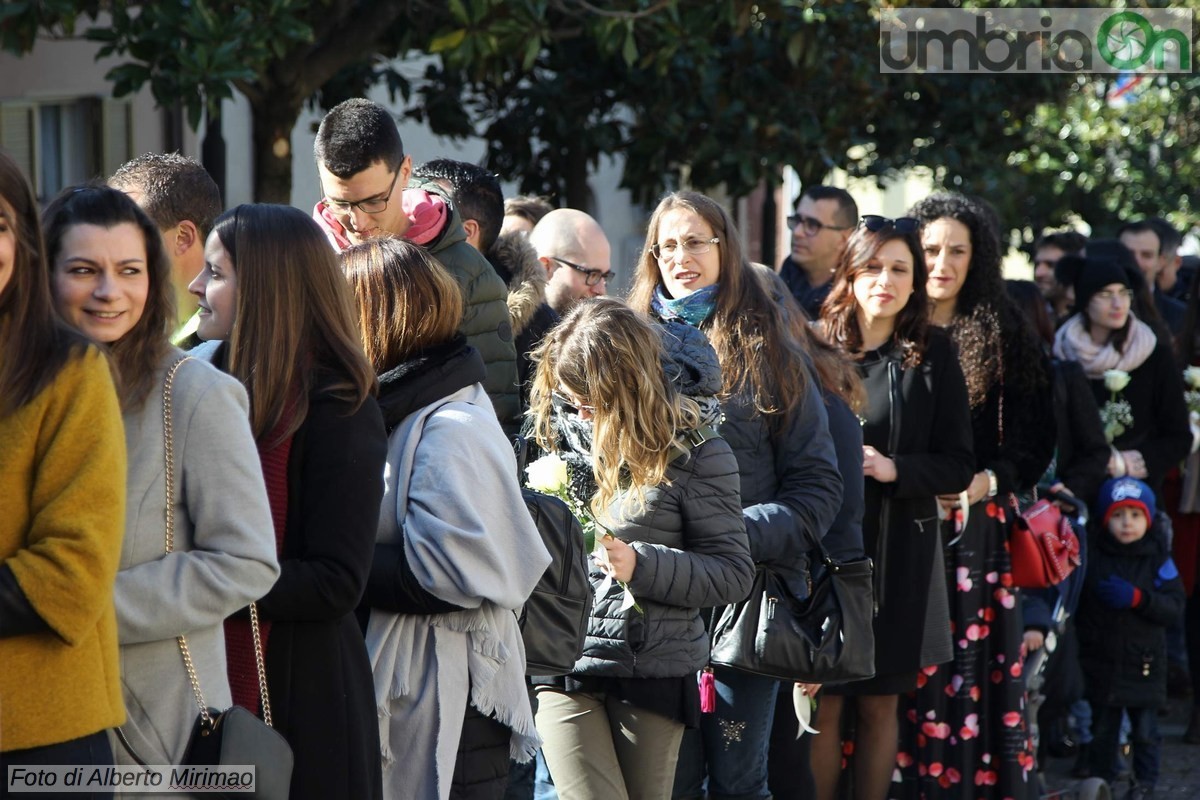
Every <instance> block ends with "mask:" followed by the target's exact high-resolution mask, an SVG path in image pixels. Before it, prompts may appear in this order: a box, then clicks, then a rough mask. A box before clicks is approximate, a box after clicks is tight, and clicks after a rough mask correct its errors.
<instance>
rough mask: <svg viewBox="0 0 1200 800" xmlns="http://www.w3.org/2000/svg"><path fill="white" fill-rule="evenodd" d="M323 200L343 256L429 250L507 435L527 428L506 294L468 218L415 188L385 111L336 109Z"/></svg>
mask: <svg viewBox="0 0 1200 800" xmlns="http://www.w3.org/2000/svg"><path fill="white" fill-rule="evenodd" d="M313 151H314V155H315V156H316V160H317V173H318V175H319V176H320V179H321V193H322V197H321V200H320V201H319V202H318V203H317V206H316V208H315V209H313V219H315V220H316V221H317V224H318V225H320V226H321V228H322V230H324V231H325V234H326V235H327V236H328V237H329V240H330V242H332V243H333V245H334V246H335V247H336V248H337V249H339V250H345V249H346V248H348V247H350V246H352V245H355V244H359V243H361V242H365V241H366V240H368V239H370V238H372V237H375V236H400V237H403V238H405V239H408V240H409V241H411V242H413V243H415V244H419V245H422V246H423V247H425V248H426V249H427V250H429V252H430V254H431V255H432V256H433V257H434V258H436V259H437V260H438V261H439V262H440V263H441V264H442V266H444V267H445V268H446V270H447V271H448V272H449V273H450V274H451V275H453V276H454V277H455V279H456V280H457V281H458V284H459V286H461V287H462V290H463V305H464V308H463V321H462V325H461V326H460V328H459V330H460V331H461V332H462V333H463V334H464V335H465V336H466V337H467V342H468V343H470V344H471V346H473V347H474V348H475V349H476V350H478V351H479V354H480V355H481V356H482V357H483V361H484V364H485V365H486V367H487V376H486V377H485V379H484V381H483V386H484V389H486V390H487V393H488V397H490V398H491V400H492V405H494V406H495V408H496V416H497V417H499V419H500V423H501V425H503V426H504V428H505V430H506V431H509V432H515V431H516V430H517V429H518V428H519V426H520V408H519V405H520V404H519V400H518V396H517V364H516V362H517V355H516V348H515V346H514V344H513V333H512V325H511V324H510V321H509V317H508V307H507V306H506V305H505V298H506V297H507V294H508V292H507V288H506V287H505V285H504V281H502V280H501V279H500V276H499V275H497V274H496V271H495V270H494V269H492V266H491V264H489V263H488V261H487V259H486V258H484V257H483V255H482V254H481V253H480V252H479V251H478V250H476V249H475V248H473V247H471V246H470V245H469V244H467V237H466V232H465V231H464V229H463V223H462V218H461V216H460V214H459V211H458V209H457V208H456V207H455V205H454V203H453V202H452V201H451V200H450V197H449V195H448V193H447V192H446V191H445V190H444V189H442V188H441V187H440V186H438V185H437V184H435V183H424V182H420V181H414V182H413V185H411V186H410V185H409V178H410V177H411V175H412V158H411V157H409V156H407V155H405V153H404V145H403V143H402V142H401V140H400V132H399V131H398V130H397V129H396V123H395V121H394V120H393V119H392V116H391V115H390V114H389V113H388V112H387V110H386V109H384V108H383V107H382V106H379V105H377V104H376V103H372V102H371V101H369V100H364V99H361V98H355V99H353V100H347V101H345V102H344V103H340V104H338V105H337V106H335V107H334V108H333V109H332V110H330V112H329V113H328V114H326V115H325V118H324V119H323V120H321V126H320V128H319V129H318V130H317V139H316V142H315V144H314V145H313Z"/></svg>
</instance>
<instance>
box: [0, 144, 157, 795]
mask: <svg viewBox="0 0 1200 800" xmlns="http://www.w3.org/2000/svg"><path fill="white" fill-rule="evenodd" d="M156 235H157V234H156ZM52 298H53V295H52V290H51V281H50V272H49V270H48V269H47V266H46V250H45V246H44V240H43V238H42V230H41V225H40V222H39V219H38V204H37V199H36V198H35V197H34V194H33V189H32V187H31V186H30V185H29V181H28V180H27V179H26V178H25V176H24V175H23V174H22V172H21V169H20V167H19V166H18V165H17V163H16V161H14V160H13V158H12V157H11V156H9V155H8V154H7V153H6V152H5V151H4V150H0V443H2V444H0V726H2V727H3V736H0V776H3V777H2V778H0V780H3V781H4V789H0V794H5V793H6V792H7V787H8V777H9V771H8V767H9V766H10V765H24V766H26V767H29V768H31V769H34V770H36V769H37V768H38V767H40V766H48V765H61V764H72V765H75V766H79V767H84V766H96V767H105V766H111V765H112V764H113V763H114V762H113V751H112V746H111V745H110V743H109V740H108V729H110V728H112V727H115V726H117V725H120V724H122V722H123V721H124V719H125V707H124V704H123V703H122V699H121V675H120V656H119V654H118V650H117V620H116V615H115V613H114V609H113V581H114V579H115V577H116V574H117V569H118V567H119V566H120V561H121V537H122V535H123V534H124V532H125V486H126V481H125V468H126V457H125V436H124V433H123V431H122V426H121V409H120V406H119V405H118V400H117V393H116V391H115V390H114V388H113V378H112V374H111V372H110V370H109V363H108V360H107V358H106V357H105V355H104V352H103V349H102V348H101V347H99V346H96V345H94V344H92V343H91V342H89V341H88V339H87V338H86V337H84V336H83V335H82V334H80V333H79V332H78V331H76V330H75V329H73V328H71V327H69V326H68V325H66V324H65V323H64V322H62V320H61V318H59V317H58V316H57V315H56V314H55V312H54V306H53V299H52ZM16 785H17V786H19V785H20V784H19V783H18V784H16ZM75 796H77V797H85V796H86V797H112V790H111V789H109V790H107V791H104V792H102V791H97V792H95V793H94V794H88V795H75Z"/></svg>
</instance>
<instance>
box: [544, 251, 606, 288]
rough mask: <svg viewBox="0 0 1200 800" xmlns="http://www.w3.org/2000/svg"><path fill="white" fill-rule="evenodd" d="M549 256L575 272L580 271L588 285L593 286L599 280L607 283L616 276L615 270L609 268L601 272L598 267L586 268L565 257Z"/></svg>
mask: <svg viewBox="0 0 1200 800" xmlns="http://www.w3.org/2000/svg"><path fill="white" fill-rule="evenodd" d="M550 258H552V259H554V260H555V261H557V262H558V263H560V264H564V265H566V266H568V267H570V268H571V269H573V270H575V271H576V272H579V273H582V274H583V282H584V283H585V284H587V285H588V286H595V285H596V284H597V283H599V282H600V281H604V283H605V285H607V284H608V282H609V281H611V280H612V279H613V278H615V277H617V273H616V271H615V270H611V269H610V270H609V271H608V272H601V271H600V270H598V269H588V268H587V267H581V266H580V265H578V264H575V263H572V262H570V261H567V260H566V259H565V258H559V257H558V256H550Z"/></svg>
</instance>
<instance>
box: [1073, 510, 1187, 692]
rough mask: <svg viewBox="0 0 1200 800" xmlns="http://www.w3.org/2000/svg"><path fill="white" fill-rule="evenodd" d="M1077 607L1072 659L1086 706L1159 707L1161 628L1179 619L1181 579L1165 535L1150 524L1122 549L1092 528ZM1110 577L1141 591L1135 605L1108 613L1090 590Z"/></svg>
mask: <svg viewBox="0 0 1200 800" xmlns="http://www.w3.org/2000/svg"><path fill="white" fill-rule="evenodd" d="M1087 570H1088V571H1087V577H1086V578H1085V582H1084V589H1083V597H1082V599H1081V600H1080V603H1079V625H1078V629H1079V660H1080V663H1081V664H1082V666H1083V674H1084V680H1085V681H1086V685H1087V697H1088V700H1089V701H1091V703H1092V704H1093V705H1096V704H1098V705H1102V706H1123V707H1126V708H1161V707H1162V706H1163V705H1164V704H1165V703H1166V702H1167V626H1169V625H1171V624H1172V623H1174V622H1176V621H1178V620H1179V619H1180V617H1181V616H1182V615H1183V605H1184V594H1183V582H1182V580H1180V577H1179V570H1177V569H1176V568H1175V563H1174V562H1173V561H1172V560H1171V553H1170V548H1169V547H1168V545H1167V537H1166V535H1165V533H1163V530H1162V527H1161V526H1160V525H1154V526H1152V527H1151V528H1150V530H1149V531H1147V532H1146V535H1145V536H1144V537H1142V538H1141V539H1139V540H1138V541H1136V542H1133V543H1131V544H1127V545H1123V544H1121V543H1120V542H1118V541H1117V540H1116V539H1114V538H1113V537H1112V536H1111V535H1110V534H1109V533H1108V532H1107V531H1105V530H1103V528H1102V526H1101V525H1099V524H1097V525H1096V526H1095V531H1094V533H1093V535H1092V537H1091V539H1090V541H1089V545H1088V565H1087ZM1110 575H1116V576H1118V577H1121V578H1124V579H1125V580H1127V581H1129V582H1130V583H1132V584H1133V585H1134V586H1136V587H1137V588H1138V589H1140V590H1141V592H1142V601H1141V603H1139V604H1138V606H1137V608H1125V609H1113V608H1110V607H1108V606H1107V605H1106V604H1104V603H1103V602H1101V600H1100V598H1099V596H1098V595H1097V594H1096V587H1097V585H1098V584H1099V583H1101V582H1102V581H1104V580H1105V579H1106V578H1108V577H1109V576H1110Z"/></svg>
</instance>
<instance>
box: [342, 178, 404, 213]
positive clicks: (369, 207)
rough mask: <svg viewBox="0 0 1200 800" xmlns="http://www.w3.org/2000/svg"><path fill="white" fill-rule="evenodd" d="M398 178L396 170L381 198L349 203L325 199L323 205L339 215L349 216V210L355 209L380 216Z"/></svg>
mask: <svg viewBox="0 0 1200 800" xmlns="http://www.w3.org/2000/svg"><path fill="white" fill-rule="evenodd" d="M399 177H400V170H398V169H397V170H396V171H395V172H394V173H393V174H392V182H391V184H390V185H389V186H388V189H387V192H386V193H384V194H383V196H376V197H368V198H367V199H366V200H359V201H358V202H355V203H351V202H350V201H348V200H331V199H329V198H328V197H326V198H325V205H327V206H328V207H329V208H331V209H333V210H334V211H336V212H337V213H339V214H349V213H350V209H352V208H357V209H358V210H359V211H361V212H363V213H364V214H381V213H383V212H384V211H386V210H387V207H388V200H389V199H390V198H391V196H392V190H393V189H395V188H396V180H397V179H398V178H399Z"/></svg>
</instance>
